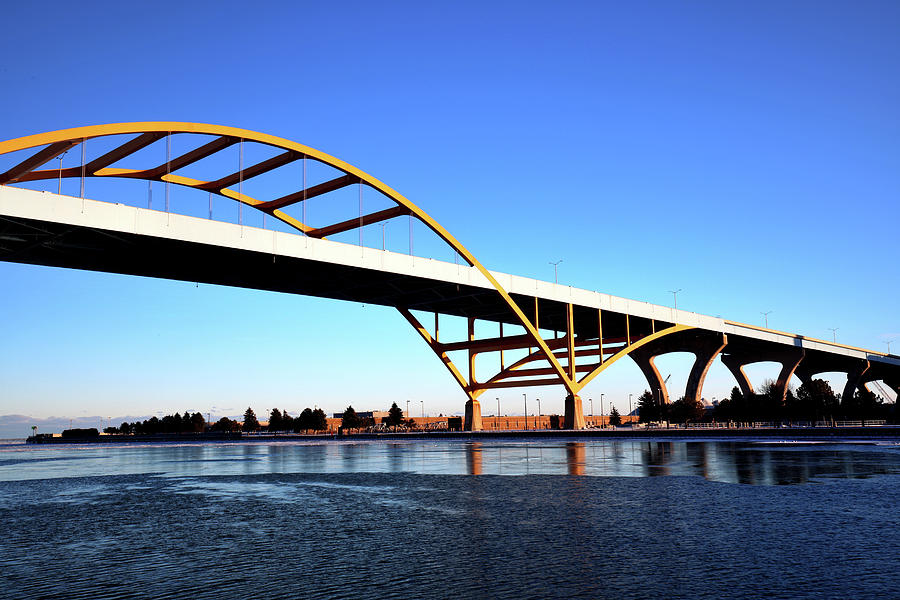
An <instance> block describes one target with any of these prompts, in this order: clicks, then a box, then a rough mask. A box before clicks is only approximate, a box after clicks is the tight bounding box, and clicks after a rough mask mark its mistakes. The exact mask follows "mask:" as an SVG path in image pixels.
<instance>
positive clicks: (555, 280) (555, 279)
mask: <svg viewBox="0 0 900 600" xmlns="http://www.w3.org/2000/svg"><path fill="white" fill-rule="evenodd" d="M561 262H562V259H559V260H558V261H556V262H553V261H552V260H551V261H550V262H549V263H548V264H551V265H553V283H559V277H558V274H559V271H558V269H559V263H561Z"/></svg>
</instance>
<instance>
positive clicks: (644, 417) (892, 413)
mask: <svg viewBox="0 0 900 600" xmlns="http://www.w3.org/2000/svg"><path fill="white" fill-rule="evenodd" d="M638 411H639V414H640V422H641V423H649V422H653V421H670V422H673V423H691V422H694V423H697V422H711V421H716V422H729V421H734V422H742V423H749V422H759V421H763V422H781V423H793V422H798V421H799V422H802V421H812V422H815V421H876V420H884V421H887V422H897V421H898V417H900V415H898V413H897V410H896V405H895V404H893V403H886V402H885V401H884V398H882V397H881V396H877V395H875V394H873V393H872V392H870V391H869V390H867V389H861V390H857V391H856V393H854V394H853V396H852V397H851V398H849V399H847V400H846V401H844V400H842V399H841V397H840V396H839V395H838V394H836V393H835V392H834V391H833V390H832V389H831V386H830V385H829V384H828V382H827V381H824V380H822V379H813V380H812V381H810V382H809V383H804V384H803V385H801V386H800V387H799V388H797V391H796V392H794V391H793V390H791V389H788V391H787V394H786V395H785V397H784V398H782V396H781V392H780V390H779V389H778V386H777V385H776V384H775V382H773V381H767V382H766V383H764V384H763V386H762V387H761V388H760V391H759V393H757V394H752V395H749V396H745V395H744V394H742V393H741V391H740V389H738V388H737V387H735V388H733V389H732V390H731V396H730V397H728V398H726V399H724V400H721V401H720V402H719V403H718V404H717V405H715V406H713V407H711V408H706V407H704V406H703V405H702V404H700V402H694V401H691V400H689V399H687V398H679V399H678V400H676V401H675V402H672V403H670V404H660V403H659V402H658V401H657V399H656V398H654V395H653V394H652V393H650V392H649V391H645V392H644V393H643V394H641V396H640V398H638Z"/></svg>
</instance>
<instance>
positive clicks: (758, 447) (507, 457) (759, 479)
mask: <svg viewBox="0 0 900 600" xmlns="http://www.w3.org/2000/svg"><path fill="white" fill-rule="evenodd" d="M464 448H465V462H466V472H467V473H468V474H469V475H488V474H494V475H496V474H505V475H520V474H521V475H577V476H595V477H659V476H684V477H702V478H704V479H707V480H711V481H721V482H726V483H744V484H751V485H784V484H796V483H804V482H807V481H810V480H815V479H829V478H850V479H854V478H857V479H858V478H864V477H872V476H875V475H885V474H897V473H898V472H900V464H898V463H897V461H896V460H895V458H894V456H893V453H892V452H888V451H887V449H884V448H882V450H883V451H882V452H879V451H877V450H878V449H877V448H876V447H874V446H872V447H867V446H859V447H855V448H852V449H850V448H848V446H847V445H841V446H835V445H831V444H818V443H813V444H810V443H799V444H786V443H782V442H778V443H768V442H683V441H675V442H667V441H645V440H625V441H591V442H575V441H569V442H564V441H559V442H550V443H548V442H537V443H535V444H514V443H491V442H485V443H482V442H467V443H465V444H464ZM873 449H874V450H876V451H873Z"/></svg>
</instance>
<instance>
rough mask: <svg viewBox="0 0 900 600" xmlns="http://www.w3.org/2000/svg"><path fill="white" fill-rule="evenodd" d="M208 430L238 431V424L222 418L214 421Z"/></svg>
mask: <svg viewBox="0 0 900 600" xmlns="http://www.w3.org/2000/svg"><path fill="white" fill-rule="evenodd" d="M210 429H212V430H213V431H236V430H237V429H238V424H237V422H235V421H232V420H231V419H229V418H228V417H222V418H221V419H219V420H218V421H216V422H215V423H214V424H213V426H212V427H211V428H210Z"/></svg>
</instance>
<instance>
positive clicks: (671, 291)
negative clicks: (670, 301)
mask: <svg viewBox="0 0 900 600" xmlns="http://www.w3.org/2000/svg"><path fill="white" fill-rule="evenodd" d="M680 291H682V289H681V288H678V289H677V290H669V293H670V294H672V297H673V298H674V299H675V310H678V292H680Z"/></svg>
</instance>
